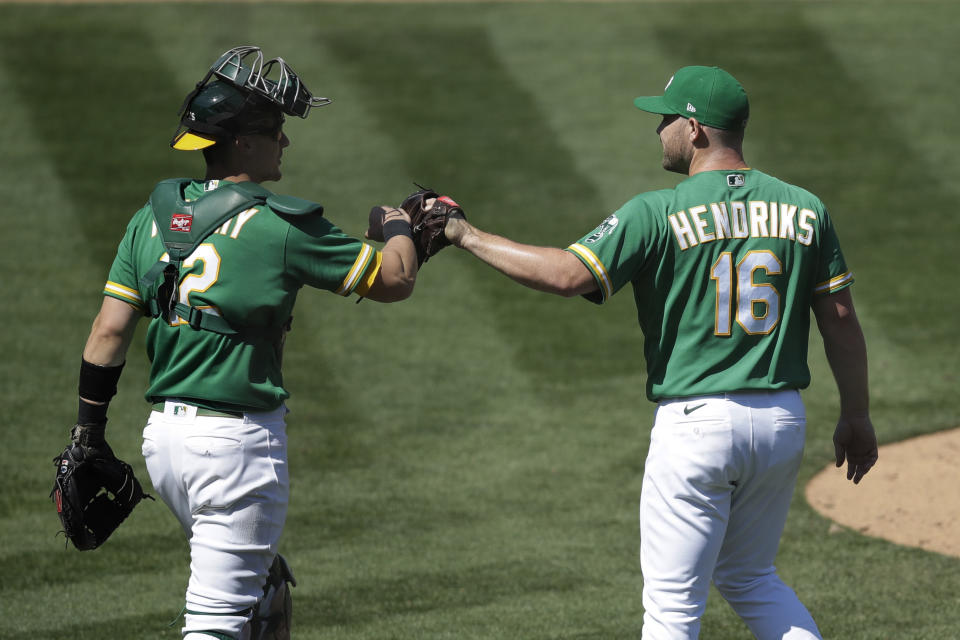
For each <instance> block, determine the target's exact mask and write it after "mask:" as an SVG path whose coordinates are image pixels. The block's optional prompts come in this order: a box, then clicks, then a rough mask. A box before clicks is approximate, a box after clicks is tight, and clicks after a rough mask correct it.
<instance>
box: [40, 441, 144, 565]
mask: <svg viewBox="0 0 960 640" xmlns="http://www.w3.org/2000/svg"><path fill="white" fill-rule="evenodd" d="M108 451H109V449H108ZM53 464H54V466H55V467H57V474H56V478H55V480H54V483H53V490H52V491H51V492H50V496H51V497H52V498H53V502H54V504H56V505H57V515H58V516H60V522H61V524H63V533H64V534H65V535H66V536H67V538H68V539H69V540H70V542H72V543H73V546H75V547H76V548H77V549H79V550H80V551H87V550H90V549H96V548H97V547H99V546H100V545H101V544H103V542H104V541H105V540H106V539H107V538H108V537H110V534H111V533H113V531H114V529H116V528H117V527H118V526H119V525H120V523H121V522H123V521H124V520H125V519H126V517H127V516H128V515H130V512H131V511H133V508H134V507H135V506H137V504H138V503H139V502H140V500H142V499H143V498H150V499H151V500H153V497H152V496H150V495H148V494H145V493H144V492H143V488H142V487H141V486H140V482H139V481H137V478H136V477H135V476H134V475H133V469H132V468H131V467H130V465H129V464H127V463H126V462H124V461H123V460H120V459H118V458H116V457H114V456H113V455H112V452H111V453H110V454H108V455H99V456H98V455H91V450H90V449H89V448H84V447H83V446H81V445H80V444H70V445H69V446H68V447H67V448H66V449H64V450H63V453H61V454H60V455H59V456H57V457H55V458H54V459H53Z"/></svg>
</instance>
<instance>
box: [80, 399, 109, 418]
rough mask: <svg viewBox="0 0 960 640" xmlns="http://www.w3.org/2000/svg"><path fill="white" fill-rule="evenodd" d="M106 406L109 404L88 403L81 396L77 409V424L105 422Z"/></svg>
mask: <svg viewBox="0 0 960 640" xmlns="http://www.w3.org/2000/svg"><path fill="white" fill-rule="evenodd" d="M108 406H110V405H106V404H90V403H89V402H86V401H84V400H83V399H82V398H81V399H80V407H79V408H78V410H77V424H106V423H107V407H108Z"/></svg>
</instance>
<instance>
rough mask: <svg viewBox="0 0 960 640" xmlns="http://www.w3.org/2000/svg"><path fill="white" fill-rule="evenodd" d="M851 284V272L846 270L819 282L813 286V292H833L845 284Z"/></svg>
mask: <svg viewBox="0 0 960 640" xmlns="http://www.w3.org/2000/svg"><path fill="white" fill-rule="evenodd" d="M849 284H853V274H852V273H850V272H849V271H847V272H846V273H844V274H841V275H839V276H836V277H835V278H830V279H829V280H827V281H826V282H821V283H820V284H818V285H816V286H815V287H814V288H813V292H814V293H833V292H834V291H837V290H838V289H842V288H844V287H845V286H847V285H849Z"/></svg>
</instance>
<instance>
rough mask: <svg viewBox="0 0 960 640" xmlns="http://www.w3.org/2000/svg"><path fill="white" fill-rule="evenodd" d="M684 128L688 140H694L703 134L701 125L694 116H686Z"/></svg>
mask: <svg viewBox="0 0 960 640" xmlns="http://www.w3.org/2000/svg"><path fill="white" fill-rule="evenodd" d="M686 130H687V137H688V138H689V139H690V142H696V141H697V139H699V138H700V136H702V135H704V133H703V125H702V124H700V121H699V120H697V119H696V118H687V124H686Z"/></svg>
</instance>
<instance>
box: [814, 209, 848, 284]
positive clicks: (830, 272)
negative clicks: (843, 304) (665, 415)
mask: <svg viewBox="0 0 960 640" xmlns="http://www.w3.org/2000/svg"><path fill="white" fill-rule="evenodd" d="M819 222H820V228H819V230H818V231H819V237H820V261H819V263H818V265H817V277H816V284H815V285H814V288H813V295H814V296H821V295H826V294H829V293H835V292H837V291H840V290H841V289H846V288H847V287H849V286H850V285H852V284H853V274H852V273H850V271H849V270H848V269H847V263H846V261H845V260H844V259H843V253H842V252H841V251H840V241H839V240H838V239H837V232H836V230H835V229H834V227H833V221H832V220H831V219H830V215H829V214H827V213H826V211H824V215H822V216H821V219H820V221H819Z"/></svg>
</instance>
